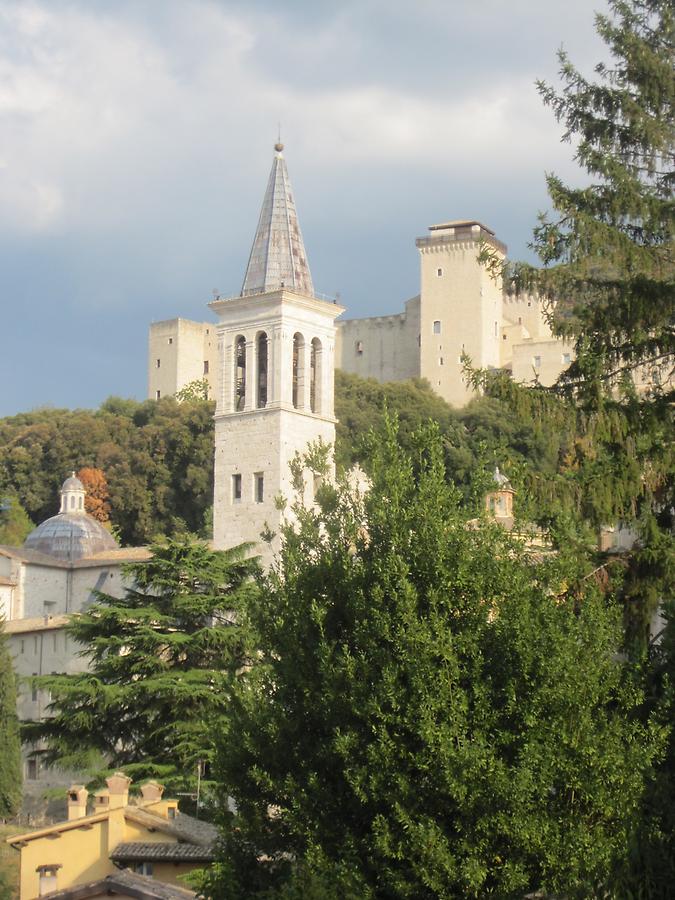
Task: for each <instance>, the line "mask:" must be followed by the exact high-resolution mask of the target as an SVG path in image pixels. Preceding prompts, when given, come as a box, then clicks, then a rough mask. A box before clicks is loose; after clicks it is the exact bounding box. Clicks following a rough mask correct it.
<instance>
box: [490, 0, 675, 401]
mask: <svg viewBox="0 0 675 900" xmlns="http://www.w3.org/2000/svg"><path fill="white" fill-rule="evenodd" d="M609 7H610V11H611V15H610V16H605V15H597V16H596V28H597V31H598V33H599V35H600V36H601V38H602V39H603V40H604V41H605V43H606V44H607V45H608V47H609V50H610V53H611V56H612V58H613V59H612V62H611V63H610V64H605V63H599V64H598V65H597V66H596V67H595V72H596V75H597V76H598V78H597V80H596V81H589V80H588V79H586V78H585V77H584V76H583V75H582V74H581V73H580V72H578V71H577V70H576V69H575V67H574V66H573V64H572V63H571V61H570V59H569V57H568V56H567V54H566V53H565V52H564V51H560V53H559V60H560V66H561V70H560V74H561V77H562V81H563V88H562V91H560V92H558V91H556V89H555V88H553V87H551V86H550V85H548V84H546V83H544V82H539V83H538V88H539V91H540V94H541V96H542V97H543V100H544V102H545V103H546V104H547V105H549V106H551V107H552V109H553V112H554V114H555V116H556V118H557V119H558V121H559V122H562V123H563V125H564V126H565V133H564V139H565V140H568V141H576V144H577V146H576V153H575V159H576V161H577V162H578V163H579V164H580V165H581V166H582V167H583V168H584V169H586V171H587V172H588V173H589V175H590V176H591V179H595V180H594V182H593V183H591V184H590V185H589V186H586V187H579V188H575V187H569V186H567V185H565V184H563V182H562V181H561V179H560V178H558V177H557V176H556V175H554V174H550V175H549V176H548V177H547V185H548V191H549V196H550V199H551V203H552V206H553V211H552V213H551V214H547V215H542V216H541V217H540V223H539V226H538V228H537V229H536V230H535V243H534V246H535V249H536V250H537V251H538V254H539V256H540V258H541V260H542V262H543V263H544V266H545V267H544V268H543V269H534V268H532V267H530V266H523V265H520V266H516V267H515V268H511V269H509V268H508V267H507V270H506V274H507V276H511V277H515V283H516V284H517V285H518V286H522V285H523V284H527V285H529V286H532V285H534V286H535V287H536V288H537V290H538V291H539V293H540V295H541V296H543V297H544V298H546V299H548V300H549V301H551V302H552V303H553V304H556V306H555V309H554V310H553V312H554V316H553V324H554V327H555V330H556V333H557V334H559V335H560V336H566V337H570V338H571V339H572V340H574V341H575V347H576V354H577V359H576V362H575V363H573V364H572V366H571V367H570V369H569V370H568V372H567V373H566V375H565V378H564V382H565V383H566V384H567V385H568V386H570V387H572V388H574V389H575V390H576V391H577V395H578V396H580V397H582V398H583V399H584V400H586V401H588V402H596V403H597V401H598V398H599V396H602V394H603V393H606V392H607V389H613V390H615V389H616V387H617V386H621V387H623V388H624V389H625V388H626V385H625V384H623V385H622V384H621V376H624V375H634V374H637V373H638V369H644V370H645V372H646V374H647V375H648V376H649V377H650V378H651V379H653V380H654V382H655V384H656V388H657V390H656V393H658V394H660V392H659V391H658V383H659V381H663V380H665V381H666V390H665V392H664V393H665V396H663V397H662V398H660V399H661V401H662V402H664V403H665V402H666V401H667V400H668V399H669V397H670V398H671V399H672V392H673V381H672V379H671V380H670V381H669V382H668V375H671V376H672V369H673V365H674V364H675V330H674V327H673V308H674V306H675V303H674V299H675V292H674V291H675V281H674V279H675V261H674V260H673V222H674V218H675V217H674V212H675V208H674V204H673V186H674V183H675V166H674V162H675V71H674V69H673V62H674V50H675V13H674V12H673V7H672V4H671V3H669V2H667V0H610V2H609ZM603 388H604V390H603ZM652 396H653V395H652Z"/></svg>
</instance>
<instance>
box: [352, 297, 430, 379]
mask: <svg viewBox="0 0 675 900" xmlns="http://www.w3.org/2000/svg"><path fill="white" fill-rule="evenodd" d="M419 337H420V298H419V297H413V298H412V299H411V300H408V302H407V303H406V305H405V311H404V312H402V313H399V314H398V315H394V316H375V317H372V318H366V319H344V320H341V321H339V322H338V323H337V332H336V343H335V359H336V366H337V368H338V369H342V370H343V371H344V372H350V373H352V374H354V375H360V376H361V377H362V378H375V379H377V380H378V381H405V380H406V379H408V378H419V374H420V354H419Z"/></svg>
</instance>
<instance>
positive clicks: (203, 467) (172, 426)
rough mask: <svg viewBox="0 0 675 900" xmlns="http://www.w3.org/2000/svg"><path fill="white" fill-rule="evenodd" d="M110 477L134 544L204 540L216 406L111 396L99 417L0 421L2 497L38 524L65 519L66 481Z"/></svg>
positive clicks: (115, 513) (122, 531) (41, 414)
mask: <svg viewBox="0 0 675 900" xmlns="http://www.w3.org/2000/svg"><path fill="white" fill-rule="evenodd" d="M82 467H87V468H98V469H101V470H102V472H103V474H104V476H105V479H106V481H107V483H108V489H109V495H110V496H109V502H110V507H111V513H110V519H111V522H112V524H113V526H114V527H115V529H116V531H117V533H119V535H120V537H121V539H122V541H123V543H125V544H145V543H149V542H150V541H151V540H152V539H153V538H154V537H156V536H157V535H160V534H177V533H180V532H184V531H191V532H195V533H202V532H203V530H204V527H205V517H206V512H207V510H208V507H209V505H210V504H211V502H212V497H213V404H212V403H210V402H208V401H205V400H192V401H185V402H183V403H180V404H179V403H177V402H176V401H175V400H174V399H173V398H170V397H169V398H166V399H164V400H160V401H159V402H154V401H146V402H144V403H137V402H136V401H133V400H120V399H119V398H111V399H110V400H107V401H106V402H105V403H104V404H103V405H102V407H101V409H100V410H98V411H96V412H89V411H85V410H73V411H71V410H53V409H42V410H36V411H34V412H31V413H24V414H21V415H18V416H12V417H10V418H6V419H2V420H0V495H2V493H3V492H5V491H12V492H14V493H15V494H16V496H17V498H18V499H19V501H20V503H21V504H22V505H23V507H24V508H25V509H26V511H27V513H28V514H29V516H30V517H31V518H32V519H33V521H35V522H41V521H43V520H44V519H46V518H48V517H49V516H52V515H54V514H55V513H56V512H57V511H58V492H59V488H60V486H61V484H62V483H63V480H64V478H65V476H66V475H67V474H68V473H69V472H70V471H71V470H72V469H75V470H78V469H80V468H82Z"/></svg>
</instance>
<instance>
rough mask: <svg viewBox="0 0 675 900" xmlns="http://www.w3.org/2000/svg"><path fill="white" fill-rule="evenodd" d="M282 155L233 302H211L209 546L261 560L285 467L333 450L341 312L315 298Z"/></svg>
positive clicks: (285, 480) (277, 516) (287, 479)
mask: <svg viewBox="0 0 675 900" xmlns="http://www.w3.org/2000/svg"><path fill="white" fill-rule="evenodd" d="M282 150H283V144H281V143H278V144H276V145H275V157H274V161H273V163H272V171H271V173H270V177H269V181H268V184H267V190H266V192H265V198H264V200H263V205H262V210H261V213H260V219H259V221H258V227H257V230H256V235H255V238H254V241H253V247H252V250H251V255H250V257H249V261H248V266H247V268H246V275H245V277H244V283H243V286H242V290H241V294H240V295H239V296H238V297H233V298H230V299H218V300H215V301H213V302H212V303H210V304H209V306H210V307H211V309H212V310H213V311H214V312H215V313H216V314H217V316H218V318H219V322H218V325H217V340H218V378H217V396H216V413H215V426H216V427H215V476H214V477H215V485H214V507H213V540H214V544H215V546H216V547H218V548H227V547H232V546H234V545H236V544H240V543H242V542H244V541H251V542H253V543H256V544H257V545H258V546H257V548H256V550H257V552H259V553H260V554H261V556H262V558H263V561H265V562H269V551H268V550H267V549H266V545H263V544H261V543H260V535H261V533H262V532H263V530H265V529H266V528H269V529H270V530H271V531H272V532H274V533H278V529H279V525H280V523H281V517H282V515H283V513H282V512H281V511H280V510H279V508H278V505H277V502H276V501H277V498H278V497H279V496H283V497H286V498H287V499H290V498H291V497H292V488H291V472H290V468H289V464H290V462H291V461H292V460H293V458H294V456H295V454H296V452H300V453H302V452H303V451H305V450H306V449H307V446H308V444H310V443H313V442H316V441H318V440H319V439H321V440H322V441H323V442H324V443H326V444H334V442H335V417H334V408H333V390H334V389H333V381H334V365H335V363H334V352H335V319H336V317H337V316H338V315H339V314H340V313H341V312H342V311H343V308H342V307H340V306H338V305H337V304H335V303H333V302H330V301H327V300H323V299H320V298H319V297H317V296H316V295H315V293H314V288H313V285H312V278H311V275H310V271H309V266H308V264H307V256H306V253H305V247H304V243H303V240H302V234H301V232H300V226H299V223H298V217H297V213H296V209H295V202H294V200H293V193H292V190H291V185H290V181H289V178H288V171H287V169H286V163H285V160H284V157H283V155H282ZM276 549H278V538H277V539H275V540H274V541H273V542H272V550H273V551H274V550H276Z"/></svg>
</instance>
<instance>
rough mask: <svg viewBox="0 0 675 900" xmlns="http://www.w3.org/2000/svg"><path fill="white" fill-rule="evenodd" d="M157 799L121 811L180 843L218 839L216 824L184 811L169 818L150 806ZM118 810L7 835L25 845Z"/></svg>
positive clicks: (12, 841) (204, 843)
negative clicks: (154, 810) (203, 820)
mask: <svg viewBox="0 0 675 900" xmlns="http://www.w3.org/2000/svg"><path fill="white" fill-rule="evenodd" d="M155 802H156V801H151V802H150V803H148V804H143V805H141V806H131V805H127V806H123V807H121V810H122V812H123V814H124V818H125V819H128V820H130V821H132V822H136V823H137V824H139V825H144V826H145V827H146V828H148V829H149V830H151V831H161V832H163V833H164V834H168V835H171V836H172V837H174V838H175V839H176V841H178V842H183V843H186V844H194V845H199V846H201V847H210V846H211V845H212V844H213V843H214V842H215V840H216V838H217V836H218V830H217V828H216V827H215V825H211V824H210V823H209V822H202V821H200V820H199V819H195V818H194V817H193V816H188V815H186V814H185V813H181V812H177V813H176V816H175V818H173V819H167V818H166V817H165V816H164V815H162V814H161V813H157V812H153V811H152V810H151V809H149V808H148V807H149V806H152V805H153V804H154V803H155ZM118 809H120V807H113V808H108V809H103V810H100V811H97V812H94V813H92V814H91V815H88V816H80V817H79V818H73V819H68V820H66V821H64V822H55V823H54V824H53V825H47V826H45V827H44V828H38V829H37V830H35V831H28V832H25V833H23V834H15V835H12V836H11V837H8V838H7V843H8V844H11V845H12V846H19V847H21V846H25V845H26V844H28V843H30V842H31V841H36V840H39V839H40V838H43V837H49V836H51V835H54V834H59V833H61V832H64V831H69V830H71V829H73V828H85V827H86V826H88V825H95V824H96V823H97V822H103V821H105V820H106V819H107V818H108V816H109V815H110V814H111V813H114V812H116V811H117V810H118Z"/></svg>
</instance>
